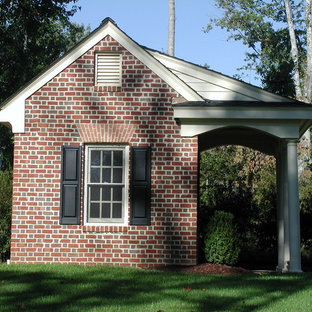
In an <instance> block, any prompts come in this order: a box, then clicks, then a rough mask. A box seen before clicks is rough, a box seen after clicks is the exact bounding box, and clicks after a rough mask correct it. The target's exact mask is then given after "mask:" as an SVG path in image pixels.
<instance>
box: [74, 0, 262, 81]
mask: <svg viewBox="0 0 312 312" xmlns="http://www.w3.org/2000/svg"><path fill="white" fill-rule="evenodd" d="M76 4H77V5H78V6H80V7H81V10H80V11H78V12H77V13H76V14H75V15H74V16H73V17H72V21H73V22H76V23H79V24H84V25H85V26H87V25H90V27H91V30H94V29H95V28H97V27H98V26H99V25H100V24H101V21H102V20H104V19H105V18H106V17H110V18H112V19H113V20H114V21H115V22H116V23H117V25H118V27H119V28H121V29H122V30H123V31H124V32H125V33H126V34H127V35H128V36H130V37H131V38H132V39H133V40H135V41H136V42H137V43H139V44H140V45H143V46H146V47H148V48H152V49H155V50H158V51H161V52H164V53H167V50H168V48H167V42H168V0H79V1H78V2H77V3H76ZM175 6H176V12H175V14H176V38H175V56H176V57H178V58H181V59H183V60H186V61H188V62H191V63H195V64H198V65H208V66H209V68H210V69H212V70H215V71H218V72H221V73H223V74H225V75H228V76H233V75H235V74H238V71H237V68H239V67H241V66H242V65H243V64H244V58H245V52H246V48H245V47H244V46H243V44H242V43H241V42H235V41H227V37H228V33H227V32H226V31H225V30H221V29H220V28H215V29H213V30H212V31H210V32H208V33H205V32H204V31H203V29H204V28H205V27H206V25H207V23H208V22H209V21H210V19H211V18H216V17H218V16H221V15H222V13H221V11H220V9H218V8H216V7H215V6H214V1H213V0H176V1H175ZM243 79H244V80H245V81H246V82H248V83H252V84H259V81H255V80H254V74H253V73H252V72H250V73H248V75H247V76H245V77H243Z"/></svg>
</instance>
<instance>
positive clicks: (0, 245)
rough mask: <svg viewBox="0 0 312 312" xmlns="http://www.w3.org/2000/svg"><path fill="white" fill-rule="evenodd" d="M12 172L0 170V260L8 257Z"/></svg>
mask: <svg viewBox="0 0 312 312" xmlns="http://www.w3.org/2000/svg"><path fill="white" fill-rule="evenodd" d="M11 194H12V172H11V171H0V260H2V261H4V260H6V259H7V258H8V255H9V252H10V236H11V207H12V198H11Z"/></svg>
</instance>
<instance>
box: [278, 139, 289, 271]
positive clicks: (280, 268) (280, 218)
mask: <svg viewBox="0 0 312 312" xmlns="http://www.w3.org/2000/svg"><path fill="white" fill-rule="evenodd" d="M282 156H283V153H282V144H280V146H279V150H278V153H277V157H276V187H277V203H276V204H277V256H278V261H277V267H276V270H277V271H279V272H282V271H283V269H284V267H285V263H286V262H287V261H288V260H289V259H287V260H286V259H285V252H284V249H285V248H284V245H285V235H284V234H285V226H284V223H285V222H284V202H283V199H284V197H285V192H284V188H283V170H284V169H285V165H284V166H283V164H282Z"/></svg>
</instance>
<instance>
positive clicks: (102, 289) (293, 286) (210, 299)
mask: <svg viewBox="0 0 312 312" xmlns="http://www.w3.org/2000/svg"><path fill="white" fill-rule="evenodd" d="M0 311H1V312H7V311H12V312H13V311H14V312H15V311H38V312H39V311H40V312H43V311H44V312H45V311H56V312H58V311H60V312H62V311H73V312H74V311H75V312H77V311H78V312H84V311H123V312H132V311H133V312H139V311H144V312H159V311H161V312H170V311H177V312H184V311H185V312H186V311H188V312H191V311H194V312H199V311H205V312H209V311H212V312H217V311H233V312H234V311H237V312H251V311H266V312H269V311H272V312H273V311H274V312H279V311H285V312H286V311H287V312H308V311H312V274H311V273H304V274H292V275H290V274H289V275H278V274H273V275H266V276H264V275H263V276H249V275H248V276H247V275H242V276H226V275H193V274H177V273H163V272H158V271H157V272H155V271H149V270H135V269H125V268H116V267H107V266H92V267H83V266H76V265H30V264H28V265H13V264H12V265H9V266H8V265H6V264H1V265H0Z"/></svg>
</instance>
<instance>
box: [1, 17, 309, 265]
mask: <svg viewBox="0 0 312 312" xmlns="http://www.w3.org/2000/svg"><path fill="white" fill-rule="evenodd" d="M268 112H269V113H268ZM311 118H312V112H311V109H310V107H308V106H306V105H305V104H302V103H300V102H296V101H293V100H290V99H286V98H283V97H280V96H277V95H274V94H271V93H269V92H266V91H264V90H262V89H259V88H257V87H254V86H251V85H249V84H245V83H243V82H240V81H238V80H235V79H233V78H229V77H227V76H224V75H222V74H220V73H216V72H214V71H211V70H208V69H206V68H204V67H200V66H198V65H195V64H192V63H188V62H186V61H183V60H180V59H177V58H174V57H170V56H168V55H165V54H162V53H160V52H157V51H154V50H150V49H147V48H145V47H142V46H140V45H139V44H138V43H136V42H135V41H133V40H132V39H131V38H130V37H128V36H127V35H126V34H125V33H124V32H123V31H122V30H120V29H119V28H118V27H117V25H116V24H115V23H114V22H113V21H112V20H111V19H109V18H107V19H105V20H104V21H103V23H102V24H101V25H100V27H99V28H97V29H96V30H95V31H93V32H92V33H91V34H90V35H89V36H88V37H87V38H86V39H84V40H83V41H82V42H80V43H79V44H78V45H77V46H76V47H74V48H73V49H72V50H71V51H69V52H68V53H67V54H65V55H64V56H63V57H61V58H60V59H59V60H57V61H56V62H55V63H53V64H52V65H51V66H50V67H49V68H47V69H46V70H45V71H44V72H43V73H41V74H40V75H39V76H38V77H36V78H35V79H33V80H32V81H31V82H29V83H28V84H27V85H26V86H25V87H24V88H22V89H21V90H19V91H18V92H17V93H16V94H14V95H13V96H12V97H10V98H9V99H8V100H7V101H5V102H4V103H3V104H2V108H1V111H0V122H2V123H5V124H7V125H10V126H11V128H12V131H13V133H14V144H15V147H14V177H13V212H12V242H11V262H12V263H22V262H29V263H53V262H58V263H77V264H114V265H120V266H136V267H151V266H157V265H169V264H178V265H194V264H196V261H197V198H198V196H197V180H198V178H197V176H198V155H199V151H201V150H204V149H207V148H211V147H214V146H217V145H222V144H242V145H246V146H250V147H253V148H256V149H259V150H262V151H264V152H266V153H268V154H272V155H275V156H276V157H277V158H278V159H281V161H280V163H281V170H282V171H283V172H285V170H286V167H287V166H288V167H289V166H294V168H295V170H297V169H296V168H297V167H296V164H295V162H296V161H295V160H294V159H293V158H291V157H292V156H291V155H293V154H292V153H294V152H295V151H296V140H298V138H299V137H300V135H302V134H303V133H304V131H305V130H306V129H307V127H308V126H309V125H310V120H311ZM294 142H295V143H294ZM283 151H285V153H286V154H285V155H286V156H285V157H286V158H285V159H284V158H283V157H281V158H279V155H284V153H283ZM283 159H284V161H283ZM287 161H288V162H287ZM283 166H284V167H283ZM286 171H287V170H286ZM296 172H297V171H296ZM291 174H292V173H289V176H288V178H287V174H286V175H285V174H280V175H278V178H279V177H280V179H286V180H285V181H286V182H289V183H288V184H289V185H288V184H287V183H286V184H287V185H288V186H285V187H289V188H291V189H293V187H294V186H295V187H296V185H297V184H296V183H297V181H296V179H294V175H292V176H291ZM283 181H284V180H283ZM284 184H285V183H284ZM280 194H281V198H285V196H290V197H287V201H286V200H285V201H281V202H280V203H279V207H280V208H279V211H280V214H279V216H280V217H279V220H280V225H279V226H280V228H279V230H280V232H281V234H279V260H278V265H279V268H280V269H281V270H283V269H285V268H286V264H287V265H288V262H289V261H290V262H291V265H290V270H292V271H300V270H301V267H300V260H299V258H298V257H300V250H299V251H298V246H299V247H300V244H299V242H298V239H299V236H298V235H299V233H300V227H299V226H298V222H299V218H298V205H297V204H296V196H297V195H298V192H297V193H296V191H295V194H294V195H288V194H289V192H288V191H287V188H284V189H283V188H280ZM291 196H292V197H291ZM292 207H293V208H292ZM286 212H287V213H286ZM289 214H290V215H291V217H290V216H289ZM289 233H290V234H289ZM296 235H297V236H296ZM298 244H299V245H298ZM287 246H290V250H289V249H287V248H288V247H287ZM287 268H288V267H287Z"/></svg>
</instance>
